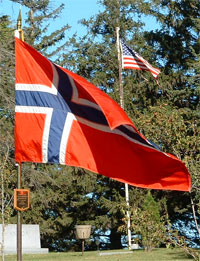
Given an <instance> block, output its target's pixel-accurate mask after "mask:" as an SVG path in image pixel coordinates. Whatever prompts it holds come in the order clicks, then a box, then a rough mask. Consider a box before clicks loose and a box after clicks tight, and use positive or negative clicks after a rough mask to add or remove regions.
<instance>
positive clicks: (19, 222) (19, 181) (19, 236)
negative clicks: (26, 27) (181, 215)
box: [15, 8, 24, 261]
mask: <svg viewBox="0 0 200 261" xmlns="http://www.w3.org/2000/svg"><path fill="white" fill-rule="evenodd" d="M21 27H22V16H21V8H20V11H19V15H18V19H17V30H15V36H16V37H17V38H19V39H20V40H22V41H24V32H23V30H22V28H21ZM17 168H18V171H17V188H18V189H21V188H22V165H21V163H18V164H17ZM17 261H22V212H21V211H19V210H17Z"/></svg>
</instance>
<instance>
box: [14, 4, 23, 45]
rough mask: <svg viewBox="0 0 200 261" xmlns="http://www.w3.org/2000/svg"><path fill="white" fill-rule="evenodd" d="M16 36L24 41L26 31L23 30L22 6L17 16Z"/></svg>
mask: <svg viewBox="0 0 200 261" xmlns="http://www.w3.org/2000/svg"><path fill="white" fill-rule="evenodd" d="M15 36H16V37H17V38H19V39H20V40H22V41H24V31H23V30H22V12H21V8H20V10H19V15H18V18H17V30H15Z"/></svg>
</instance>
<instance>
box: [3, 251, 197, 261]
mask: <svg viewBox="0 0 200 261" xmlns="http://www.w3.org/2000/svg"><path fill="white" fill-rule="evenodd" d="M112 252H125V253H126V252H127V251H125V250H119V251H100V253H107V254H108V253H112ZM5 260H6V261H14V260H17V257H16V255H12V256H11V255H6V258H5ZM22 260H23V261H28V260H29V261H30V260H31V261H34V260H37V261H55V260H56V261H58V260H61V261H64V260H66V261H81V260H84V261H86V260H88V261H89V260H95V261H128V260H136V261H137V260H141V261H150V260H152V261H165V260H166V261H167V260H173V261H184V260H192V258H191V257H188V256H187V255H186V254H185V253H184V252H183V251H181V250H180V249H164V248H163V249H162V248H161V249H154V250H152V251H151V252H149V253H147V252H145V251H143V250H134V251H132V253H128V252H127V253H126V254H117V253H115V254H114V255H103V256H99V252H97V251H89V252H88V251H86V252H84V254H83V256H82V253H81V252H67V253H49V254H42V255H39V254H37V255H36V254H35V255H23V258H22Z"/></svg>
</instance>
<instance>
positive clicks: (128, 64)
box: [121, 41, 160, 79]
mask: <svg viewBox="0 0 200 261" xmlns="http://www.w3.org/2000/svg"><path fill="white" fill-rule="evenodd" d="M121 49H122V68H123V69H135V70H144V71H150V72H151V73H152V75H153V77H154V78H155V79H157V77H158V74H159V73H160V70H159V69H157V68H155V67H153V66H151V64H149V63H148V62H147V61H146V60H145V59H143V58H142V57H141V56H140V55H139V54H138V53H137V52H136V51H134V50H133V49H131V48H130V47H129V46H128V45H126V44H125V43H124V42H123V41H121Z"/></svg>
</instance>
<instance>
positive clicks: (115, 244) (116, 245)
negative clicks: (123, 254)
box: [110, 229, 122, 249]
mask: <svg viewBox="0 0 200 261" xmlns="http://www.w3.org/2000/svg"><path fill="white" fill-rule="evenodd" d="M110 243H111V249H121V248H122V242H121V234H120V233H119V232H117V229H111V233H110Z"/></svg>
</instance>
